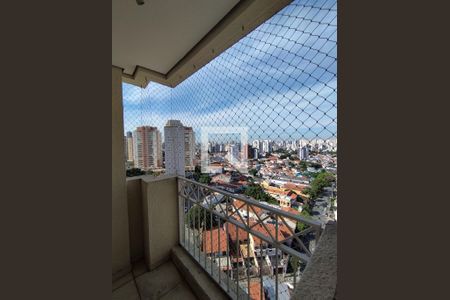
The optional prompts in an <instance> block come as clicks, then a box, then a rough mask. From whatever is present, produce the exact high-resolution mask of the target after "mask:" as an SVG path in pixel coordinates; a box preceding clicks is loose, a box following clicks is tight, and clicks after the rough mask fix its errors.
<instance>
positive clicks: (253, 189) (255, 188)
mask: <svg viewBox="0 0 450 300" xmlns="http://www.w3.org/2000/svg"><path fill="white" fill-rule="evenodd" d="M244 194H245V195H247V196H250V197H252V198H254V199H256V200H259V201H265V202H267V203H271V204H276V205H278V201H277V200H276V199H275V198H274V197H272V196H270V195H269V194H268V193H266V192H265V191H264V189H263V188H262V187H261V186H260V185H257V184H250V185H248V186H247V187H245V190H244Z"/></svg>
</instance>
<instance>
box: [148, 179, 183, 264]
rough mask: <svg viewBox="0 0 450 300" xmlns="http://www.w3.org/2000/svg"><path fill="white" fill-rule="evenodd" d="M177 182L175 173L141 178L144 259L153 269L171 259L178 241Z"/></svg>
mask: <svg viewBox="0 0 450 300" xmlns="http://www.w3.org/2000/svg"><path fill="white" fill-rule="evenodd" d="M177 184H178V183H177V178H176V177H174V176H166V177H164V176H162V177H157V178H149V177H144V178H142V182H141V188H142V200H143V223H144V249H145V261H146V263H147V266H148V268H149V269H150V270H153V269H154V268H156V267H158V266H159V265H160V264H162V263H163V262H165V261H166V260H168V259H170V250H171V249H172V248H173V247H174V246H176V245H178V186H177ZM147 224H148V225H147Z"/></svg>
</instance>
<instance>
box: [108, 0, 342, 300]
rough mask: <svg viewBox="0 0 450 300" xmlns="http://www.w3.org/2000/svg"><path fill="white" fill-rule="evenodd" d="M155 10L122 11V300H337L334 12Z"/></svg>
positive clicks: (117, 232) (117, 80)
mask: <svg viewBox="0 0 450 300" xmlns="http://www.w3.org/2000/svg"><path fill="white" fill-rule="evenodd" d="M146 2H147V1H144V4H143V5H140V6H139V7H137V6H136V5H135V4H134V3H132V2H127V3H124V2H120V1H115V0H114V1H113V71H112V72H113V76H112V80H113V82H112V83H113V84H112V86H113V97H112V98H113V110H112V114H113V118H112V131H113V138H112V140H113V147H112V148H113V149H112V152H113V159H112V173H113V175H112V183H113V198H112V204H113V213H112V233H113V236H112V281H113V299H118V300H119V299H174V298H181V299H230V298H231V299H334V298H336V295H335V290H336V223H334V222H327V220H328V219H329V217H328V216H330V215H332V214H330V213H329V212H328V211H327V210H329V207H331V205H330V204H329V203H328V202H330V203H331V200H330V195H331V196H333V197H334V196H335V195H334V194H333V193H334V192H330V191H328V190H326V191H324V189H323V188H324V186H325V185H324V184H323V183H324V181H326V180H328V179H327V177H326V176H328V175H330V174H332V173H330V172H331V171H333V170H334V171H333V172H334V174H335V171H336V151H337V150H336V149H337V148H336V147H337V143H336V105H337V103H336V3H335V1H332V0H324V1H319V2H316V1H309V0H304V1H303V0H296V1H285V0H257V1H252V0H243V1H217V3H216V4H215V5H212V4H211V3H210V2H209V1H193V2H192V5H190V6H189V7H186V4H185V2H183V1H171V2H170V4H165V3H166V2H164V1H159V2H158V1H154V2H152V3H146ZM148 2H150V1H148ZM167 3H168V2H167ZM180 7H182V8H183V9H179V8H180ZM194 19H195V20H196V22H192V20H194ZM194 23H195V24H194ZM161 24H166V25H167V26H161ZM149 41H151V42H149ZM125 83H126V84H125ZM130 84H132V85H130ZM180 121H181V122H180ZM163 128H164V130H163ZM236 133H237V134H236ZM236 136H240V137H239V138H240V140H239V142H236V141H237V140H238V139H239V138H237V137H236ZM199 137H200V139H199ZM204 137H206V139H203V138H204ZM209 138H211V140H209ZM250 139H252V140H253V141H248V140H250ZM163 141H164V142H163ZM195 141H197V143H196V142H195ZM199 141H200V143H199ZM225 152H226V153H227V154H226V155H225ZM124 158H125V159H124ZM124 160H125V161H124ZM204 163H206V164H207V166H206V167H204V166H203V165H204ZM208 164H209V165H208ZM200 166H201V172H200V173H196V172H197V170H198V167H200ZM318 166H319V167H318ZM131 167H139V168H140V170H138V171H139V172H142V174H141V173H139V174H141V175H140V176H136V177H129V178H126V177H125V174H126V172H125V171H126V170H125V169H126V168H130V170H127V171H130V173H132V172H131V170H132V169H131ZM330 170H331V171H330ZM134 171H136V170H134ZM134 171H133V172H134ZM194 173H196V175H198V176H200V177H201V176H204V177H202V178H195V176H193V174H194ZM144 174H145V175H144ZM321 176H322V177H323V178H322V177H321ZM330 176H331V175H330ZM211 177H214V178H211ZM316 178H321V180H323V181H321V182H319V181H317V182H314V181H315V180H316ZM193 179H195V180H193ZM213 179H214V180H213ZM246 181H248V182H247V183H245V184H243V183H242V182H246ZM200 182H204V183H200ZM316 183H317V184H316ZM247 188H254V189H255V195H253V196H251V195H250V194H249V195H246V194H245V193H246V192H247ZM306 188H308V189H309V190H308V193H307V194H306V190H305V189H306ZM333 188H334V187H333ZM258 189H259V190H258ZM326 193H328V194H330V193H331V194H330V195H328V194H327V195H326V196H324V195H325V194H326ZM334 199H336V198H335V197H334ZM314 201H317V203H319V202H320V205H317V207H315V208H317V210H316V211H314V210H313V209H311V212H308V211H309V205H310V202H311V203H313V202H314ZM319 206H320V207H319ZM335 206H337V202H336V203H335V205H334V206H333V207H335ZM294 207H295V208H294ZM307 208H308V209H307ZM300 211H301V212H306V213H307V214H313V213H318V214H320V217H321V218H309V217H307V216H306V215H305V214H301V213H300ZM322 212H326V213H327V214H323V215H322Z"/></svg>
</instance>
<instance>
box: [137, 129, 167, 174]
mask: <svg viewBox="0 0 450 300" xmlns="http://www.w3.org/2000/svg"><path fill="white" fill-rule="evenodd" d="M132 141H133V160H134V166H135V167H137V168H140V169H142V170H148V169H153V168H160V167H161V166H162V147H161V132H160V131H159V130H158V129H157V128H156V127H151V126H141V127H138V128H136V130H135V131H134V132H133V135H132Z"/></svg>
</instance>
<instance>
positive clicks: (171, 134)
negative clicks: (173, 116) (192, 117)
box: [164, 120, 186, 176]
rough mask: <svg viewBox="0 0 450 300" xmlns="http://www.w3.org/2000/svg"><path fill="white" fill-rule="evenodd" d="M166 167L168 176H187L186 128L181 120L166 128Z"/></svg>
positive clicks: (170, 122)
mask: <svg viewBox="0 0 450 300" xmlns="http://www.w3.org/2000/svg"><path fill="white" fill-rule="evenodd" d="M164 147H165V167H166V174H168V175H180V176H184V175H185V169H186V168H185V166H186V155H185V153H186V152H185V127H184V126H183V124H182V123H181V122H180V121H179V120H169V121H167V123H166V126H164Z"/></svg>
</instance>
